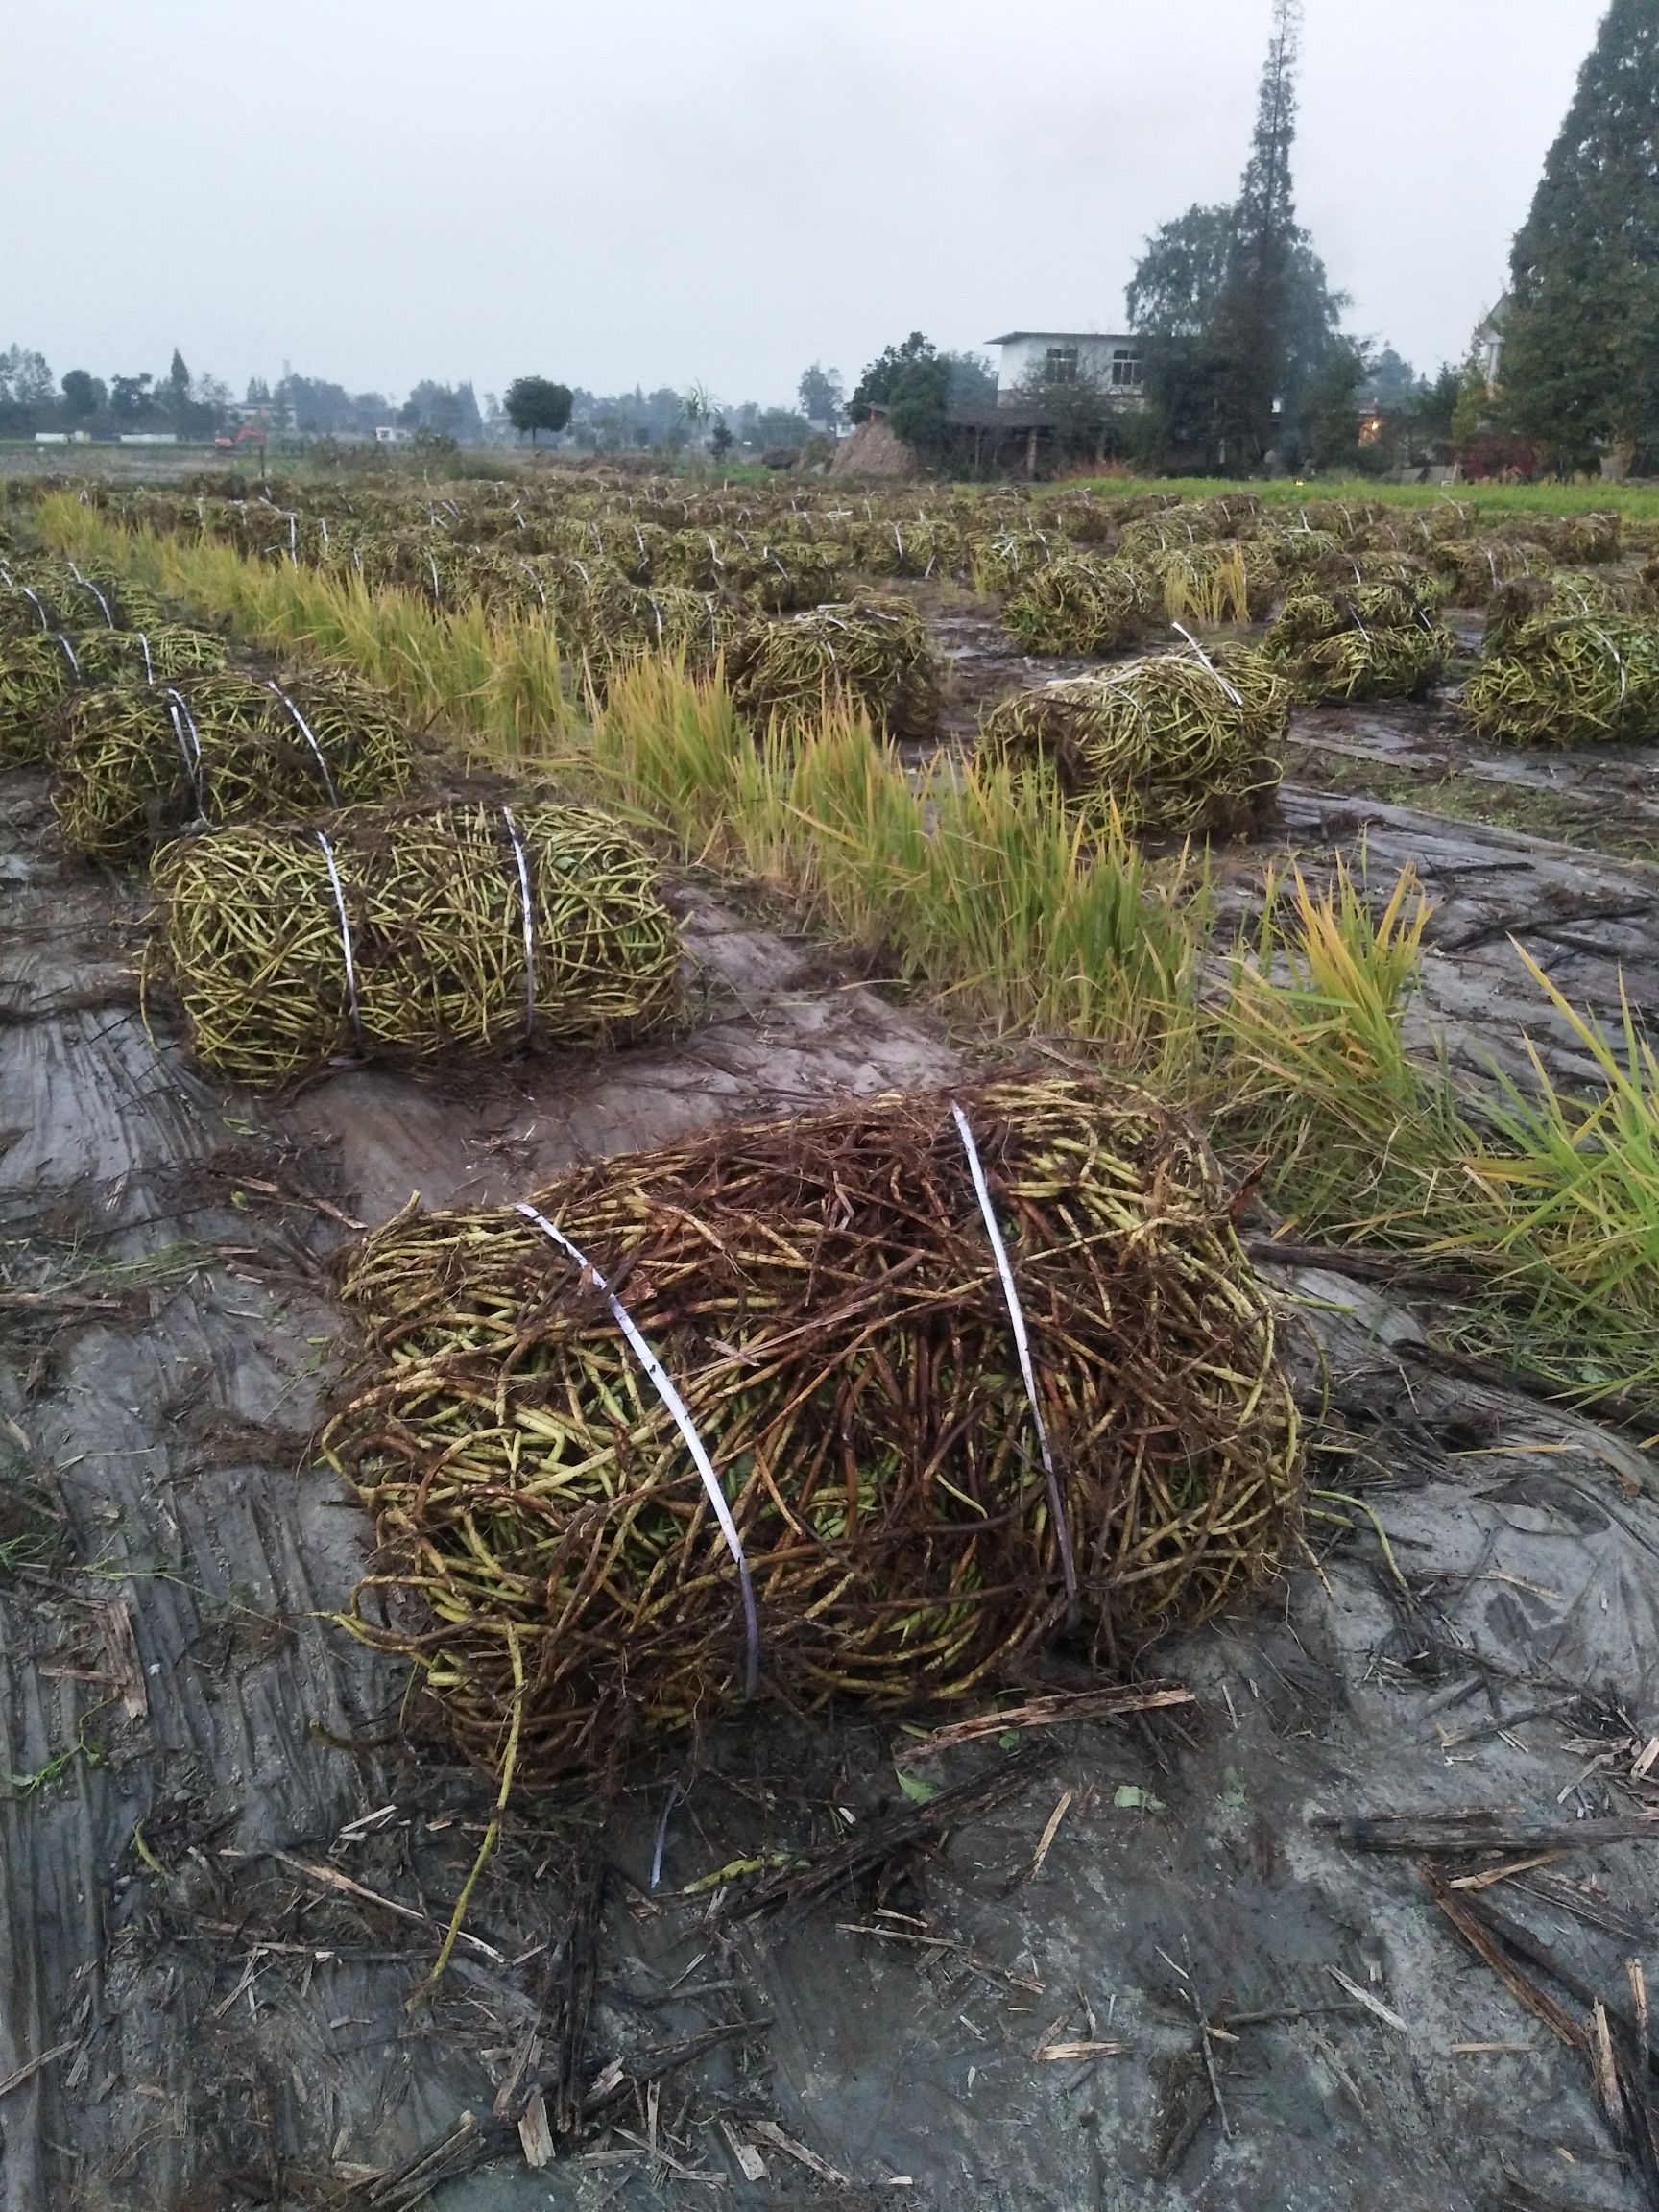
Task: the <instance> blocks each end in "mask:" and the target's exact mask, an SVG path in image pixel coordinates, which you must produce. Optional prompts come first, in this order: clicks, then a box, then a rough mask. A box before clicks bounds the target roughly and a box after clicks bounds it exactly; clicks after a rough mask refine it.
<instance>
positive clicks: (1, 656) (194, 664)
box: [0, 622, 229, 765]
mask: <svg viewBox="0 0 1659 2212" xmlns="http://www.w3.org/2000/svg"><path fill="white" fill-rule="evenodd" d="M228 659H229V654H228V649H227V647H226V644H225V640H224V639H223V638H222V637H217V636H216V635H215V634H214V633H213V632H212V631H211V630H190V629H186V628H185V627H184V626H183V625H182V624H180V623H177V622H164V623H162V624H161V626H160V627H159V628H158V629H156V630H81V631H77V632H76V633H75V634H74V635H73V636H71V635H70V634H69V633H68V632H67V631H63V630H51V631H40V632H36V634H35V636H33V637H14V638H10V639H0V761H5V762H7V763H9V764H12V765H18V764H21V763H24V762H29V761H37V760H44V759H45V758H46V757H47V752H48V749H49V744H50V738H51V732H52V727H53V720H54V715H55V712H56V709H59V708H60V706H61V704H62V702H63V701H64V700H65V699H66V698H67V697H68V696H69V694H70V692H72V691H75V690H79V689H81V688H82V687H83V686H84V685H127V686H131V685H138V684H155V683H162V682H166V681H168V680H170V679H171V678H174V677H178V676H187V675H194V674H199V673H201V672H202V671H203V670H205V669H209V668H223V667H224V666H225V665H226V663H227V661H228Z"/></svg>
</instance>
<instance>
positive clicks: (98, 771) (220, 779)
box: [50, 671, 412, 861]
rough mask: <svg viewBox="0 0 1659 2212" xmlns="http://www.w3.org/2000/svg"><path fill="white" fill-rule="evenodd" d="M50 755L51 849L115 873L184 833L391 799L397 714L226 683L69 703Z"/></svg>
mask: <svg viewBox="0 0 1659 2212" xmlns="http://www.w3.org/2000/svg"><path fill="white" fill-rule="evenodd" d="M50 752H51V757H52V762H53V766H54V768H55V770H56V776H55V780H54V783H53V792H52V804H53V807H54V809H55V810H56V812H57V816H58V825H59V828H60V830H61V831H62V834H63V838H64V841H65V842H66V843H67V844H68V845H70V846H71V847H72V848H73V849H74V850H75V851H76V852H78V853H84V854H87V855H89V856H90V857H94V858H97V859H103V860H112V861H129V860H133V859H136V858H138V857H139V856H141V855H142V854H144V853H145V852H146V851H148V850H149V848H150V847H151V846H152V845H154V844H156V842H157V841H158V840H159V839H160V838H162V837H165V836H167V835H169V834H170V833H171V832H172V831H174V830H176V829H183V828H184V827H185V826H186V825H187V824H189V823H191V822H194V821H198V820H201V821H206V822H240V821H247V820H251V819H253V818H256V817H258V816H261V815H275V814H297V813H316V812H318V811H320V810H322V809H324V808H329V807H335V806H341V805H353V804H355V803H356V802H357V801H360V800H369V799H392V798H396V797H397V796H398V795H399V794H400V793H401V792H402V791H404V790H405V789H406V788H407V786H408V782H409V776H410V770H411V766H412V757H411V752H410V746H409V739H408V736H407V734H406V733H405V731H404V728H403V725H402V722H401V720H400V718H399V717H398V714H397V709H395V708H394V707H393V706H392V704H391V702H390V701H389V700H388V699H387V698H386V697H385V696H384V694H383V693H381V692H379V691H376V690H375V689H374V688H373V685H368V684H365V683H364V682H363V681H362V680H361V679H360V678H358V677H354V676H348V675H343V674H336V673H333V672H320V671H311V672H303V673H299V674H295V675H291V676H283V677H280V678H277V677H272V678H261V677H257V676H248V675H242V674H239V673H233V672H230V671H224V672H221V673H209V674H206V675H196V676H180V678H179V679H178V681H177V683H172V684H167V683H156V684H151V685H142V686H140V687H137V688H122V687H119V686H114V685H108V686H102V687H99V688H96V689H92V690H87V691H78V692H74V693H72V694H71V695H70V697H69V698H68V699H67V701H66V702H65V704H64V707H63V709H62V711H61V716H60V723H59V726H58V728H57V730H56V732H55V733H54V735H53V738H52V741H51V745H50Z"/></svg>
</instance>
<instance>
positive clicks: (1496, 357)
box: [1475, 292, 1510, 392]
mask: <svg viewBox="0 0 1659 2212" xmlns="http://www.w3.org/2000/svg"><path fill="white" fill-rule="evenodd" d="M1509 308H1510V298H1509V294H1508V293H1507V292H1505V293H1504V295H1503V299H1502V300H1500V301H1499V302H1498V304H1497V306H1496V307H1494V308H1493V310H1492V312H1491V314H1490V315H1488V316H1487V318H1486V320H1485V322H1484V323H1481V324H1479V325H1477V327H1476V331H1475V356H1476V359H1477V360H1478V361H1479V364H1480V373H1481V374H1482V375H1483V376H1484V377H1485V379H1486V389H1487V391H1488V392H1496V391H1497V389H1498V387H1499V385H1500V384H1501V383H1502V382H1503V332H1504V328H1505V326H1506V325H1507V324H1508V321H1509Z"/></svg>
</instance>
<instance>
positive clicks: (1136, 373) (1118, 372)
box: [1112, 346, 1146, 392]
mask: <svg viewBox="0 0 1659 2212" xmlns="http://www.w3.org/2000/svg"><path fill="white" fill-rule="evenodd" d="M1145 381H1146V365H1145V363H1144V362H1143V361H1142V358H1141V356H1140V354H1139V353H1135V352H1131V351H1130V349H1129V348H1128V347H1126V346H1118V347H1117V348H1115V349H1114V350H1113V354H1112V384H1113V389H1114V390H1115V391H1118V392H1132V391H1135V390H1136V389H1138V388H1139V387H1140V386H1141V385H1142V384H1144V383H1145Z"/></svg>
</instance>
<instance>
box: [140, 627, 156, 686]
mask: <svg viewBox="0 0 1659 2212" xmlns="http://www.w3.org/2000/svg"><path fill="white" fill-rule="evenodd" d="M138 650H139V651H140V652H141V653H142V654H143V656H144V681H145V683H146V684H154V683H155V681H156V663H155V661H152V660H151V658H150V640H149V638H148V637H145V635H144V633H143V631H142V630H140V631H139V633H138Z"/></svg>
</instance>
